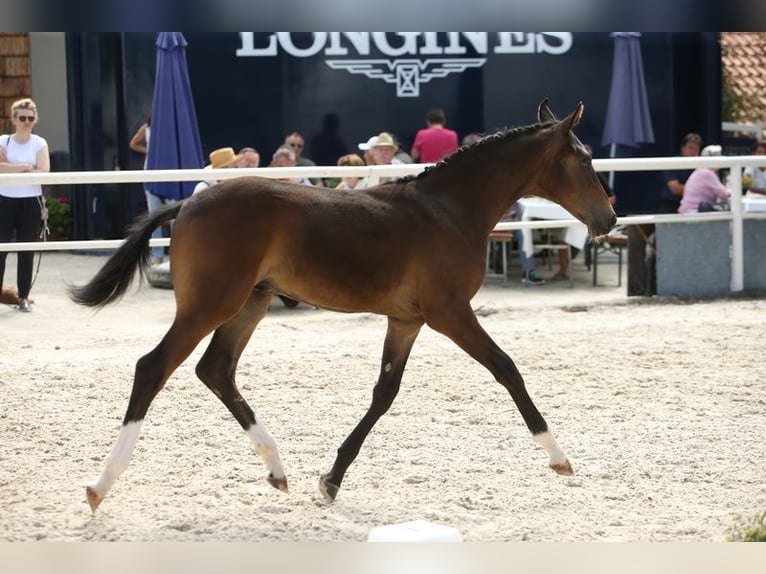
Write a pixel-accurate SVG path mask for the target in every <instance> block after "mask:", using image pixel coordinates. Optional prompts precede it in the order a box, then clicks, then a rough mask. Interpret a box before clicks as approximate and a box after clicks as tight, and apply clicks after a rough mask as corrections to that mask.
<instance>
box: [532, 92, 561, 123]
mask: <svg viewBox="0 0 766 574" xmlns="http://www.w3.org/2000/svg"><path fill="white" fill-rule="evenodd" d="M537 121H538V122H539V123H541V124H544V123H547V122H555V121H558V118H556V116H554V115H553V112H552V111H551V109H550V108H549V107H548V98H543V101H542V102H540V105H538V106H537Z"/></svg>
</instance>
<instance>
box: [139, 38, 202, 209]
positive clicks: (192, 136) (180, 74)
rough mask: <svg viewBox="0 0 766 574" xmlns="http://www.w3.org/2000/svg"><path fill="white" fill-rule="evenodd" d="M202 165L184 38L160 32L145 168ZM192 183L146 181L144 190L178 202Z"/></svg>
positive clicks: (186, 194)
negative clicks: (149, 140) (149, 137)
mask: <svg viewBox="0 0 766 574" xmlns="http://www.w3.org/2000/svg"><path fill="white" fill-rule="evenodd" d="M204 165H205V162H204V159H203V156H202V144H201V143H200V137H199V127H198V126H197V113H196V112H195V110H194V99H193V98H192V91H191V84H190V82H189V69H188V67H187V65H186V39H185V38H184V36H183V34H182V33H181V32H160V33H159V35H158V36H157V76H156V79H155V82H154V99H153V100H152V131H151V142H150V144H149V151H148V153H147V159H146V169H199V168H201V167H203V166H204ZM195 184H196V182H194V181H184V182H180V181H171V182H148V183H147V184H146V188H147V189H148V190H149V191H151V192H152V193H154V194H155V195H159V196H160V197H165V198H167V199H176V200H178V199H183V198H185V197H189V196H190V195H191V194H192V191H193V190H194V186H195Z"/></svg>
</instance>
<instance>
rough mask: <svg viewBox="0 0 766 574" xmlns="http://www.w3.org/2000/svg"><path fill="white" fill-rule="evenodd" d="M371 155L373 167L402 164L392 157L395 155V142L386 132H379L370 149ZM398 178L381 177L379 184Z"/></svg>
mask: <svg viewBox="0 0 766 574" xmlns="http://www.w3.org/2000/svg"><path fill="white" fill-rule="evenodd" d="M371 151H372V155H373V157H374V158H375V165H390V164H402V163H404V162H402V161H401V160H400V159H398V158H396V157H394V154H395V153H396V142H394V136H392V135H391V134H390V133H388V132H380V133H379V134H378V137H377V139H376V140H375V142H374V143H373V144H372V147H371ZM396 179H399V178H398V177H381V178H380V182H381V183H385V182H388V181H394V180H396Z"/></svg>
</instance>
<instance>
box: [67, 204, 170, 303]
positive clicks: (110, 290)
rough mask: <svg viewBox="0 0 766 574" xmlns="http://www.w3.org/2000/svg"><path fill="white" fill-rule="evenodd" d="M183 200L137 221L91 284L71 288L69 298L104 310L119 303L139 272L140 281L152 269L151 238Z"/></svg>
mask: <svg viewBox="0 0 766 574" xmlns="http://www.w3.org/2000/svg"><path fill="white" fill-rule="evenodd" d="M182 205H183V201H178V202H175V203H172V204H170V205H167V206H164V207H161V208H159V209H157V210H155V211H152V212H151V213H147V214H146V215H145V216H143V217H141V218H139V219H137V220H136V222H135V223H134V224H133V225H132V226H131V227H130V229H129V230H128V237H127V238H126V239H125V243H123V244H122V245H120V247H119V249H117V251H116V252H115V253H114V254H113V255H112V256H111V257H110V258H109V259H108V260H107V262H106V263H105V264H104V266H103V267H102V268H101V269H100V270H99V271H98V273H96V276H95V277H93V279H91V280H90V281H89V282H88V283H86V284H85V285H82V286H80V287H74V286H73V287H70V288H69V296H70V297H71V299H72V300H73V301H74V302H75V303H79V304H80V305H86V306H88V307H104V306H106V305H108V304H109V303H113V302H115V301H117V300H119V299H120V298H121V297H122V296H123V295H124V294H125V291H127V290H128V287H130V285H131V284H132V283H133V278H134V277H135V274H136V269H139V280H142V279H143V276H144V275H145V274H146V270H147V269H148V268H149V250H148V249H147V247H148V246H149V239H150V238H151V236H152V232H153V231H154V230H155V229H156V228H157V227H158V226H160V225H162V224H163V223H165V222H167V221H170V220H171V219H174V218H175V217H176V215H178V212H179V211H180V210H181V206H182Z"/></svg>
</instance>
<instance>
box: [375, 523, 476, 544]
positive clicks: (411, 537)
mask: <svg viewBox="0 0 766 574" xmlns="http://www.w3.org/2000/svg"><path fill="white" fill-rule="evenodd" d="M462 541H463V538H462V537H461V536H460V532H458V530H457V528H452V527H451V526H444V525H442V524H434V523H433V522H426V521H425V520H413V521H412V522H402V523H401V524H389V525H387V526H377V527H375V528H372V529H371V530H370V533H369V534H368V536H367V542H462Z"/></svg>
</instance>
